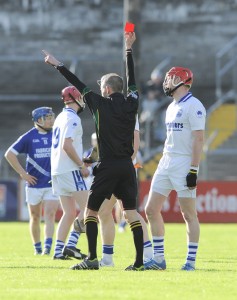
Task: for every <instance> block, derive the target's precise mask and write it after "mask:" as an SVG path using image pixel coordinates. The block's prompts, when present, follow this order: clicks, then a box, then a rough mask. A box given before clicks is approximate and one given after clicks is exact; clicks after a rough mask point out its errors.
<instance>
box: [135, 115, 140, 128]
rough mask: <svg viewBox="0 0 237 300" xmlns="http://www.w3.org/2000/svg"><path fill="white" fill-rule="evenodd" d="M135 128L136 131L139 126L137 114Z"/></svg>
mask: <svg viewBox="0 0 237 300" xmlns="http://www.w3.org/2000/svg"><path fill="white" fill-rule="evenodd" d="M135 130H136V131H140V128H139V121H138V115H137V117H136V124H135Z"/></svg>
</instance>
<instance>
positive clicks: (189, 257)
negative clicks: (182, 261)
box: [186, 242, 198, 267]
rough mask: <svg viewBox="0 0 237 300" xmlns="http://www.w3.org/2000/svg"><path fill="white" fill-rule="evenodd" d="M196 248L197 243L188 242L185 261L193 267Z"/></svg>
mask: <svg viewBox="0 0 237 300" xmlns="http://www.w3.org/2000/svg"><path fill="white" fill-rule="evenodd" d="M197 250H198V243H193V242H189V243H188V253H187V257H186V263H189V264H190V265H191V266H193V267H194V266H195V261H196V255H197Z"/></svg>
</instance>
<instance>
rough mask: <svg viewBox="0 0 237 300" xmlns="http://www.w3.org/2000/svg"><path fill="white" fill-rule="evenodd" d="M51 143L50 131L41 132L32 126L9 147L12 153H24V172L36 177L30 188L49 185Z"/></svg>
mask: <svg viewBox="0 0 237 300" xmlns="http://www.w3.org/2000/svg"><path fill="white" fill-rule="evenodd" d="M51 144H52V132H47V133H42V132H39V131H38V130H37V129H36V128H32V129H31V130H29V131H28V132H26V133H25V134H23V135H22V136H20V137H19V139H18V140H17V141H16V142H15V143H14V144H13V145H12V146H11V147H10V150H11V151H12V152H13V153H14V154H16V155H18V154H25V155H26V172H27V173H28V174H30V175H32V176H34V177H36V178H37V183H36V184H35V185H33V186H30V187H32V188H46V187H51V183H49V182H50V181H51V164H50V157H51ZM26 184H27V185H28V186H29V184H28V183H26Z"/></svg>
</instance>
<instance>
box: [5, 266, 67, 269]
mask: <svg viewBox="0 0 237 300" xmlns="http://www.w3.org/2000/svg"><path fill="white" fill-rule="evenodd" d="M0 269H69V267H68V268H67V267H65V266H61V267H58V266H57V267H53V266H19V267H7V266H5V267H4V266H0Z"/></svg>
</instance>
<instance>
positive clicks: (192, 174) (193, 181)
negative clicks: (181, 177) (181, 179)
mask: <svg viewBox="0 0 237 300" xmlns="http://www.w3.org/2000/svg"><path fill="white" fill-rule="evenodd" d="M186 182H187V187H188V188H189V190H193V189H195V188H196V186H197V170H194V169H190V170H189V172H188V175H187V176H186Z"/></svg>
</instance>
